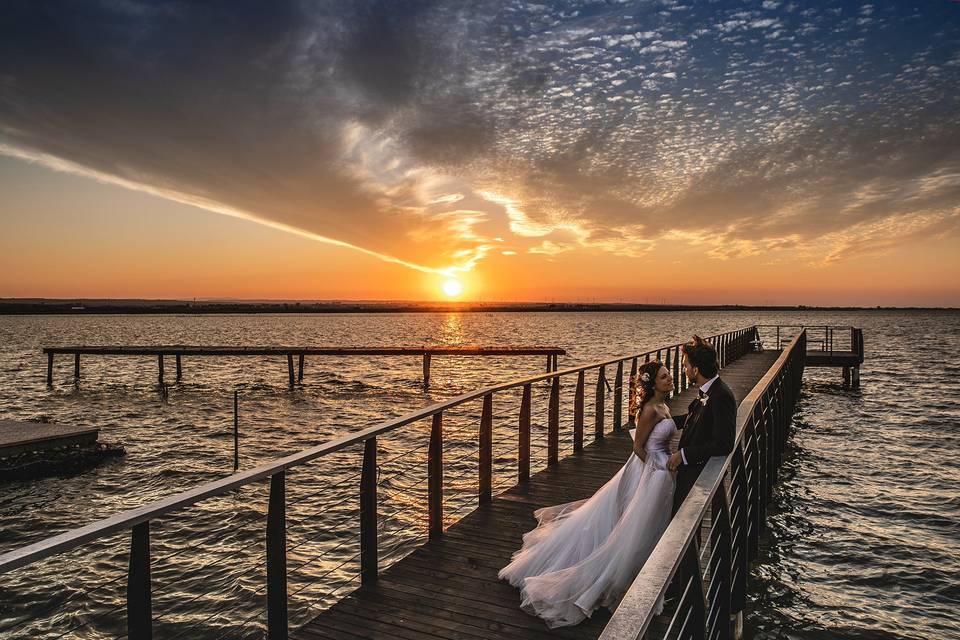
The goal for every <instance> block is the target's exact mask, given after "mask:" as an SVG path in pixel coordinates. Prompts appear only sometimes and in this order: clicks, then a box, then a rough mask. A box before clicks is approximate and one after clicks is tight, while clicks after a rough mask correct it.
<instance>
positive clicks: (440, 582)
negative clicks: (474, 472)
mask: <svg viewBox="0 0 960 640" xmlns="http://www.w3.org/2000/svg"><path fill="white" fill-rule="evenodd" d="M779 354H780V352H779V351H775V350H767V351H765V352H763V353H751V354H747V355H745V356H744V357H743V358H741V359H740V360H738V361H737V362H734V363H732V364H731V365H730V366H728V367H727V368H726V369H725V370H724V371H723V372H722V374H721V375H722V377H723V378H724V379H725V380H726V381H727V383H728V384H729V385H730V387H731V388H732V389H733V391H734V393H735V394H736V396H737V398H738V399H741V398H743V397H744V396H745V395H746V394H747V392H748V391H749V390H750V389H751V388H753V386H754V385H755V384H756V383H757V382H758V381H759V380H760V378H761V377H762V376H763V374H764V373H765V372H766V371H767V370H768V369H769V367H770V366H771V365H772V364H773V363H774V361H775V360H776V358H777V357H778V356H779ZM694 394H695V390H694V389H688V390H687V391H686V392H684V393H683V394H681V395H680V396H679V397H678V398H675V399H674V403H673V404H674V406H675V407H677V410H676V412H677V413H683V412H685V411H686V406H687V405H688V404H689V402H690V400H691V399H692V397H693V395H694ZM630 449H631V442H630V437H629V435H627V433H626V432H625V431H618V432H615V433H612V434H608V435H607V437H606V438H605V439H604V440H603V441H600V442H595V443H593V444H590V445H588V446H586V447H584V451H583V453H582V454H580V455H576V456H570V457H568V458H565V459H563V460H561V461H560V463H559V464H558V465H557V466H555V467H553V468H551V469H546V470H544V471H541V472H539V473H537V474H536V475H534V476H533V477H532V478H531V480H530V482H529V483H528V484H526V485H524V486H522V487H521V486H517V487H514V488H512V489H510V490H509V491H506V492H504V493H502V494H500V495H498V496H495V497H494V499H493V501H492V502H491V503H490V504H487V505H484V506H482V507H480V508H478V509H477V510H475V511H473V512H472V513H470V514H469V515H467V516H465V517H464V518H463V519H462V520H461V521H460V522H458V523H457V524H455V525H453V526H451V527H450V528H449V529H448V530H447V531H446V532H445V533H444V536H443V537H442V538H441V539H438V540H433V541H430V542H428V543H426V544H424V545H423V546H421V547H419V548H417V549H416V550H415V551H413V552H412V553H411V554H410V555H408V556H407V557H406V558H404V559H402V560H400V561H399V562H397V563H396V564H394V565H393V566H391V567H389V568H388V569H386V570H384V571H382V572H381V573H380V576H379V579H378V580H377V582H376V583H375V584H373V585H371V586H364V587H360V588H359V589H357V590H356V591H354V592H353V593H352V594H350V595H349V596H347V597H346V598H344V599H343V600H341V601H340V602H338V603H337V604H336V605H334V606H333V607H331V608H330V609H329V610H327V611H325V612H324V613H322V614H320V615H319V616H318V617H317V618H315V619H314V620H313V621H311V622H309V623H308V624H306V625H305V626H304V627H303V628H301V629H300V630H298V631H297V632H295V633H293V634H291V637H292V638H300V639H317V638H328V639H329V638H341V639H345V640H355V639H359V638H378V639H383V640H421V639H422V640H436V639H437V638H460V639H468V640H485V639H488V638H548V637H549V638H596V637H597V636H598V635H599V634H600V632H601V631H602V630H603V627H604V625H605V624H606V621H607V620H608V619H609V618H610V614H609V612H607V611H606V610H605V609H601V610H599V611H597V612H596V613H594V615H593V617H592V618H591V619H590V620H587V621H585V622H584V623H582V624H580V625H577V626H575V627H567V628H561V629H554V630H550V629H548V628H547V627H546V625H545V624H544V623H543V621H541V620H540V619H539V618H536V617H534V616H531V615H528V614H526V613H524V612H523V611H522V610H521V609H520V607H519V604H520V597H519V592H518V591H517V589H515V588H513V587H511V586H510V585H509V584H507V583H506V582H502V581H500V580H498V579H497V572H498V570H499V569H500V568H501V567H503V566H504V565H506V564H507V563H508V562H509V561H510V557H511V554H512V553H513V552H514V551H515V550H517V549H518V548H519V547H520V544H521V540H522V535H523V533H524V532H526V531H529V530H530V529H532V528H534V527H535V526H536V520H535V519H534V517H533V511H534V510H535V509H538V508H540V507H544V506H548V505H552V504H558V503H562V502H568V501H571V500H578V499H582V498H586V497H588V496H590V495H592V494H593V493H594V492H595V491H596V490H597V489H599V488H600V487H601V486H602V485H603V483H604V482H606V481H607V480H608V479H609V478H610V477H611V476H612V475H613V474H614V473H616V471H617V470H618V469H619V468H620V467H621V466H622V465H623V463H624V462H625V461H626V459H627V457H628V456H629V455H630Z"/></svg>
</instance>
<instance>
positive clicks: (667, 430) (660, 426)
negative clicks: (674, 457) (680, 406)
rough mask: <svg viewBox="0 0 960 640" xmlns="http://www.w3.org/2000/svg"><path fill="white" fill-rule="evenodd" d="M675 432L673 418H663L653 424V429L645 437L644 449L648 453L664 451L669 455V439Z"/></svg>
mask: <svg viewBox="0 0 960 640" xmlns="http://www.w3.org/2000/svg"><path fill="white" fill-rule="evenodd" d="M676 432H677V423H676V422H674V421H673V418H664V419H663V420H661V421H660V422H658V423H657V424H655V425H653V431H651V432H650V437H648V438H647V444H646V446H645V447H644V449H646V450H647V452H648V453H666V454H668V455H669V453H670V440H671V439H672V438H673V434H675V433H676Z"/></svg>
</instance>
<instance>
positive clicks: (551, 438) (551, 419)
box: [547, 376, 560, 467]
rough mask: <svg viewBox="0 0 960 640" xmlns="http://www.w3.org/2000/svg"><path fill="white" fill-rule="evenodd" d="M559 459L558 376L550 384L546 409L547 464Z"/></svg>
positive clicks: (554, 462)
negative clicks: (548, 403)
mask: <svg viewBox="0 0 960 640" xmlns="http://www.w3.org/2000/svg"><path fill="white" fill-rule="evenodd" d="M559 460H560V376H554V377H553V381H552V382H551V384H550V405H549V407H548V409H547V466H551V467H552V466H553V465H555V464H557V462H559Z"/></svg>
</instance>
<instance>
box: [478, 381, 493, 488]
mask: <svg viewBox="0 0 960 640" xmlns="http://www.w3.org/2000/svg"><path fill="white" fill-rule="evenodd" d="M492 497H493V394H492V393H488V394H486V395H485V396H483V411H482V412H481V414H480V492H479V502H480V504H487V503H488V502H490V500H491V499H492Z"/></svg>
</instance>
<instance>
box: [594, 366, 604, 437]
mask: <svg viewBox="0 0 960 640" xmlns="http://www.w3.org/2000/svg"><path fill="white" fill-rule="evenodd" d="M604 380H606V378H605V376H604V367H603V366H602V365H601V366H600V370H599V371H598V372H597V393H596V405H595V410H594V416H593V437H594V439H595V440H603V412H604V411H605V408H604V399H605V398H604V393H603V391H604V390H603V383H604Z"/></svg>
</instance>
